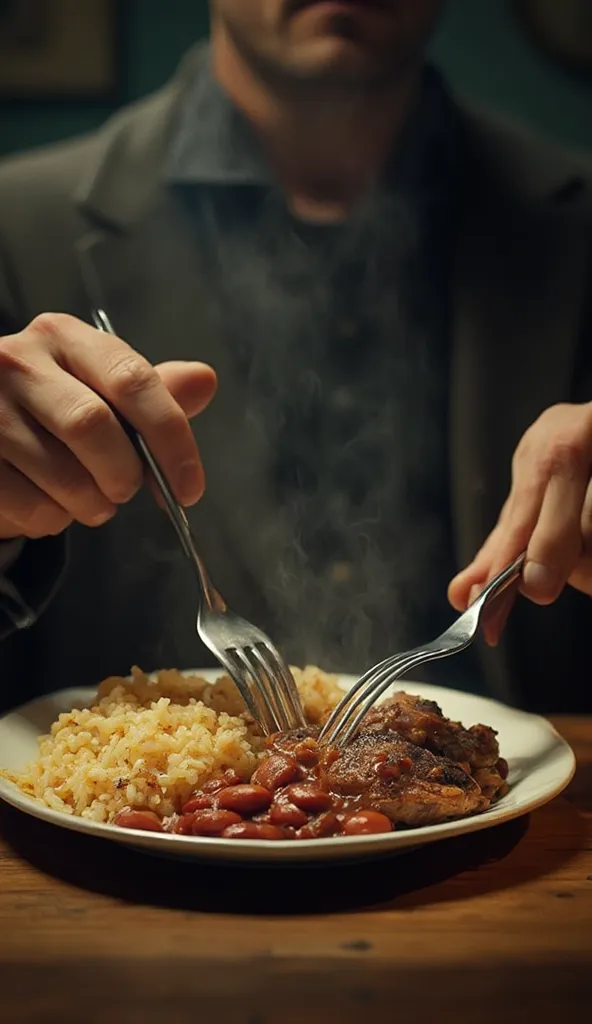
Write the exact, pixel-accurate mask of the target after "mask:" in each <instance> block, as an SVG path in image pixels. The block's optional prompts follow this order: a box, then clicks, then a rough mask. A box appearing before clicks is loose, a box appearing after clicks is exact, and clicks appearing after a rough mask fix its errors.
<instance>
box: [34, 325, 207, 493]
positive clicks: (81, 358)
mask: <svg viewBox="0 0 592 1024" xmlns="http://www.w3.org/2000/svg"><path fill="white" fill-rule="evenodd" d="M40 319H41V321H42V323H41V327H40V326H39V324H38V323H37V324H36V329H37V330H39V329H41V331H42V332H45V333H46V335H47V334H49V341H48V344H47V347H48V350H49V351H52V352H53V355H54V357H55V358H57V359H58V360H59V361H60V362H61V364H62V366H63V369H64V370H66V371H67V372H68V373H69V374H72V375H73V376H74V377H76V378H77V379H78V380H79V381H82V383H83V384H86V385H87V387H89V388H91V389H92V390H93V391H94V392H96V393H97V394H99V395H101V396H103V397H104V398H106V399H107V400H108V401H109V402H111V403H112V404H113V405H114V406H115V408H116V409H118V411H119V412H120V413H121V414H122V415H123V416H124V417H125V418H126V419H127V420H129V422H130V423H131V424H132V425H133V426H134V427H135V428H136V430H138V431H139V432H140V433H141V434H142V435H143V437H144V438H145V440H146V443H147V445H148V446H149V448H151V449H152V451H153V453H154V456H155V458H156V460H157V461H158V462H159V463H160V465H161V467H162V470H163V473H164V474H165V476H166V477H167V479H168V480H169V481H170V484H171V486H172V488H173V490H174V492H175V495H176V497H177V499H178V500H179V501H180V502H182V503H183V504H186V505H187V504H192V503H193V502H195V501H197V499H198V498H199V497H200V496H201V494H202V491H203V483H204V480H203V469H202V465H201V460H200V457H199V452H198V450H197V445H196V443H195V439H194V437H193V434H192V431H191V427H190V425H189V421H188V419H187V416H186V415H185V413H184V412H183V410H182V409H181V407H180V406H179V405H178V403H177V402H176V401H175V399H174V398H173V396H172V395H171V393H170V392H169V391H168V389H167V388H166V387H165V385H164V384H163V382H162V380H161V379H160V376H159V374H158V373H157V372H156V370H155V369H154V367H153V366H151V365H150V363H149V362H148V361H147V360H146V359H144V357H143V356H141V355H140V354H139V353H138V352H136V351H135V350H134V349H133V348H131V346H129V345H127V344H126V343H125V342H124V341H122V340H121V339H120V338H115V337H112V336H111V335H108V334H103V333H102V332H101V331H97V330H95V329H94V328H93V327H90V326H89V325H88V324H83V323H81V322H80V321H78V320H75V319H74V318H73V317H68V316H66V317H64V316H62V315H58V316H55V315H53V314H51V315H50V316H49V317H48V316H47V315H45V316H44V317H42V318H40ZM94 409H95V411H94V415H95V416H96V415H98V414H97V412H96V407H94ZM82 419H83V424H84V422H85V415H84V413H83V416H82ZM102 422H103V425H104V422H105V420H104V414H103V419H102Z"/></svg>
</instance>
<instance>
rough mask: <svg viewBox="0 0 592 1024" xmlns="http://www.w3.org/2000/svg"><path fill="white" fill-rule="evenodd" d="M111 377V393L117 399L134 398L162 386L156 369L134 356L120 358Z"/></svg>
mask: <svg viewBox="0 0 592 1024" xmlns="http://www.w3.org/2000/svg"><path fill="white" fill-rule="evenodd" d="M109 377H110V380H111V393H112V395H113V396H114V398H115V399H126V398H134V397H135V395H138V394H141V393H142V392H145V391H150V390H151V389H152V388H154V387H157V386H158V385H159V384H160V378H159V376H158V374H157V372H156V370H155V369H154V367H152V366H150V363H148V362H146V361H145V360H144V359H141V358H140V357H139V356H136V355H133V354H129V355H125V356H120V357H119V359H118V360H117V361H116V362H115V363H114V364H113V365H112V366H111V367H110V370H109Z"/></svg>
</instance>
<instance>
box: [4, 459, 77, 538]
mask: <svg viewBox="0 0 592 1024" xmlns="http://www.w3.org/2000/svg"><path fill="white" fill-rule="evenodd" d="M0 515H2V516H3V517H4V518H5V519H8V520H9V522H11V523H14V524H15V525H16V527H17V528H18V531H19V535H20V536H23V537H46V536H50V535H51V536H53V535H54V534H58V533H62V532H63V530H65V529H67V527H68V526H70V524H71V522H72V518H71V516H69V515H68V513H67V512H66V511H65V510H64V509H63V508H61V507H60V506H59V505H58V504H57V503H56V502H55V501H53V500H52V499H51V498H50V497H48V495H47V494H44V493H43V491H40V490H39V488H38V487H35V484H32V483H31V481H30V480H27V479H26V477H24V476H23V475H22V473H19V471H18V470H17V469H14V468H13V467H12V466H9V465H8V463H7V462H1V461H0Z"/></svg>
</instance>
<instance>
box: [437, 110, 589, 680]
mask: <svg viewBox="0 0 592 1024" xmlns="http://www.w3.org/2000/svg"><path fill="white" fill-rule="evenodd" d="M470 130H471V141H472V146H473V149H472V153H471V157H472V159H471V161H470V163H469V168H470V175H471V176H472V179H473V180H472V188H471V190H470V192H469V201H468V203H467V206H466V210H465V214H464V224H463V230H462V234H461V244H460V248H459V254H458V265H457V283H456V292H455V324H454V341H453V361H452V390H451V442H450V447H451V467H452V495H453V521H454V524H455V531H456V545H457V555H458V563H459V568H460V567H462V566H464V565H467V564H468V563H469V562H470V561H471V559H472V558H473V556H474V555H475V553H476V552H477V550H478V549H479V547H480V546H481V544H482V543H483V541H484V540H485V538H486V536H487V534H488V533H489V532H490V530H491V529H492V528H493V526H494V525H495V522H496V520H497V517H498V514H499V512H500V511H501V508H502V505H503V503H504V501H505V499H506V497H507V495H508V492H509V488H510V483H511V463H512V456H513V453H514V450H515V448H516V445H517V444H518V442H519V440H520V438H521V437H522V435H523V433H524V432H525V430H526V429H527V428H528V427H529V426H530V425H531V424H532V423H533V422H534V421H535V419H536V418H537V417H538V416H539V415H540V413H541V412H543V410H544V409H546V408H548V407H549V406H552V405H554V404H556V403H557V402H562V401H568V400H569V398H570V394H571V392H572V386H573V373H574V358H575V350H576V346H577V343H578V340H579V338H578V335H579V330H580V326H581V325H580V322H579V321H580V318H581V311H582V300H583V295H584V287H585V284H584V281H585V278H584V275H585V270H586V244H587V243H586V239H585V233H584V230H583V228H582V230H579V228H578V225H577V221H576V218H575V216H574V214H573V212H571V213H570V212H569V211H566V209H565V207H564V206H563V205H562V204H561V203H558V202H557V203H554V201H553V197H554V195H558V194H561V192H562V190H564V191H567V192H568V193H569V191H570V190H569V189H564V188H563V187H564V186H565V185H566V183H567V184H568V183H569V181H568V180H567V179H566V176H565V171H563V175H562V177H561V178H559V179H558V178H557V177H556V176H554V175H553V174H552V173H550V169H549V168H548V167H547V168H545V171H546V172H547V174H549V173H550V176H549V178H548V179H547V180H546V181H544V182H541V183H540V188H539V189H538V192H539V194H538V195H536V192H537V189H536V187H535V188H534V189H533V183H536V182H537V178H538V177H540V173H541V168H540V167H539V168H535V167H532V168H530V173H529V168H528V167H525V166H524V165H523V164H522V166H521V167H520V168H518V170H519V171H520V172H521V174H522V175H523V176H524V178H525V181H526V182H527V183H528V187H529V189H530V196H519V195H517V194H516V191H515V189H516V184H515V183H516V180H519V179H518V178H517V173H516V171H517V169H516V168H515V167H511V168H509V169H510V171H511V173H510V174H509V175H508V173H507V171H508V168H507V166H506V167H505V168H500V166H499V162H498V164H497V166H495V164H494V161H493V157H492V150H491V144H492V140H491V138H487V137H485V136H484V134H483V131H482V129H481V131H478V130H477V128H476V127H475V126H474V125H473V126H472V128H471V129H470ZM494 151H495V153H497V154H498V155H499V150H498V149H495V147H494ZM503 155H504V158H505V159H506V160H509V159H510V156H511V155H510V154H508V153H507V152H506V153H504V154H503ZM523 157H524V154H523V153H522V158H523ZM571 184H572V185H573V186H574V187H573V189H572V191H573V192H574V194H576V193H577V192H578V186H577V179H576V178H575V177H574V178H573V180H572V183H571ZM533 193H534V194H533ZM566 214H567V215H566ZM481 656H482V658H483V662H484V667H485V669H486V672H487V674H488V676H489V680H490V685H492V686H493V688H494V692H496V693H497V695H498V696H500V697H501V698H504V699H507V700H511V699H512V697H513V696H514V697H515V693H513V690H512V684H511V672H510V664H509V650H508V645H507V643H506V642H504V641H502V643H501V644H500V646H499V647H498V648H497V649H496V650H494V651H492V650H491V649H489V648H486V647H485V646H484V645H483V647H482V649H481Z"/></svg>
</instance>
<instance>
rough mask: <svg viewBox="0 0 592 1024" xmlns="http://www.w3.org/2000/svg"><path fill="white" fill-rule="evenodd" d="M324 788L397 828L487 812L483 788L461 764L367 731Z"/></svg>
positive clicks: (393, 735) (338, 761) (330, 773)
mask: <svg viewBox="0 0 592 1024" xmlns="http://www.w3.org/2000/svg"><path fill="white" fill-rule="evenodd" d="M324 781H325V785H326V786H327V788H329V789H330V790H331V791H332V792H334V793H339V794H341V795H342V796H344V797H359V798H360V802H361V805H362V806H363V807H367V808H373V809H375V810H377V811H381V812H382V813H383V814H386V815H387V816H388V817H389V818H390V819H391V821H393V822H395V823H396V824H404V825H412V826H421V825H436V824H438V823H439V822H442V821H448V820H450V819H451V818H461V817H464V816H465V815H467V814H472V813H474V812H476V811H480V810H483V809H484V806H487V803H485V802H484V798H483V796H482V793H481V789H480V788H479V786H478V785H477V783H476V782H475V781H474V779H472V778H471V776H470V775H468V774H467V773H466V772H465V771H463V769H462V768H460V767H459V765H457V764H455V763H454V762H452V761H450V760H448V759H447V758H444V757H439V756H437V755H436V754H432V753H431V752H430V751H429V750H424V749H422V748H421V747H418V746H415V744H413V743H409V742H408V741H407V740H404V739H402V738H401V737H400V736H398V735H397V734H396V733H392V732H391V733H382V732H363V733H359V734H358V736H356V737H355V739H354V740H353V741H352V743H350V744H349V746H347V747H346V748H345V750H344V751H343V753H341V754H340V756H339V757H338V758H337V759H336V760H335V761H333V763H332V764H330V765H328V767H327V768H326V771H325V779H324Z"/></svg>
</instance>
